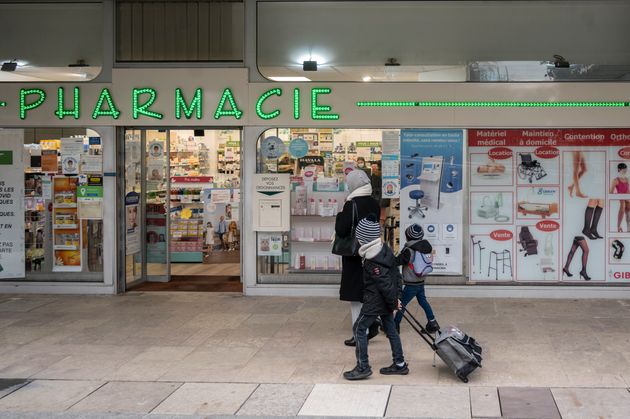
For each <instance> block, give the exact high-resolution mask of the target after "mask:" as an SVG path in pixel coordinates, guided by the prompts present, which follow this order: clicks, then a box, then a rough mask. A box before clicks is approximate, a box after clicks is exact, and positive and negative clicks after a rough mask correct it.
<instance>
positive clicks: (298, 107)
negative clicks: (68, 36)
mask: <svg viewBox="0 0 630 419" xmlns="http://www.w3.org/2000/svg"><path fill="white" fill-rule="evenodd" d="M270 86H272V85H271V84H270ZM97 92H98V90H97ZM219 92H220V90H219ZM130 93H131V94H130V95H129V96H126V97H125V96H117V95H119V94H120V93H117V95H114V94H113V93H112V92H111V91H110V89H109V88H107V87H105V88H102V89H101V90H100V92H98V94H97V95H95V96H94V99H92V100H91V103H83V101H82V95H81V88H80V87H73V88H68V89H67V90H66V88H64V87H58V88H57V92H56V97H54V98H50V97H49V96H51V95H52V94H49V93H47V92H46V91H45V90H44V89H42V88H29V89H25V88H22V89H19V97H18V98H17V100H18V102H19V115H18V116H19V118H20V119H21V120H26V119H28V117H29V115H31V113H34V112H37V109H38V108H40V107H41V106H42V105H43V104H44V103H45V102H47V101H53V100H55V101H56V102H54V103H55V104H56V110H54V111H53V112H54V115H55V116H56V117H57V118H58V119H59V120H64V119H65V118H71V119H75V120H78V119H80V117H81V113H82V112H84V111H85V110H88V111H89V113H90V115H91V117H92V119H93V120H95V121H104V120H106V119H109V120H117V119H118V118H120V116H121V114H122V111H121V110H120V107H119V106H118V105H119V104H120V103H122V102H121V101H129V104H130V105H131V106H130V108H129V111H128V112H129V114H130V116H131V117H132V118H133V119H136V120H137V119H139V118H149V119H155V120H161V119H163V118H164V116H165V114H164V112H163V111H158V110H156V109H155V108H154V105H155V104H156V101H157V98H158V90H157V89H154V88H150V87H136V88H132V89H131V92H130ZM168 93H173V91H170V92H168ZM331 94H333V90H332V89H331V88H330V87H312V88H307V87H303V88H301V87H292V88H286V91H285V90H284V89H283V88H281V87H273V88H270V89H269V90H266V91H265V92H263V93H262V94H260V96H258V97H257V99H256V102H255V105H254V104H253V103H252V106H253V107H254V109H253V110H252V111H253V112H254V113H255V115H256V116H257V117H258V118H259V119H260V120H265V121H268V120H272V119H274V118H277V117H279V116H280V115H281V113H282V112H290V113H292V114H293V118H294V119H295V120H298V119H301V118H302V117H303V116H305V117H310V118H311V120H314V121H324V120H339V119H340V116H339V113H335V112H333V109H332V106H330V105H327V104H325V103H324V102H325V101H326V100H325V99H326V98H325V97H324V96H325V95H331ZM302 95H305V96H306V97H308V98H309V99H310V100H309V101H308V102H309V103H310V107H308V106H307V108H308V109H302V104H301V96H302ZM281 96H289V97H290V98H291V99H292V103H291V102H289V103H290V104H289V105H288V106H287V107H290V109H281V107H279V106H278V101H277V99H278V98H279V97H281ZM171 97H172V99H169V100H172V103H171V104H170V106H171V107H172V108H171V109H173V112H174V113H173V115H174V117H175V119H183V118H184V119H188V120H190V119H196V120H201V119H203V118H204V116H205V115H206V114H209V115H212V116H213V117H214V119H215V120H221V119H223V118H233V119H235V120H240V119H241V118H242V117H243V115H244V113H245V111H244V110H243V109H244V105H243V104H242V103H239V102H238V101H237V99H236V97H235V96H234V94H233V93H232V90H231V89H230V88H229V87H226V88H224V89H223V90H222V93H220V94H219V93H218V92H217V93H215V97H212V98H208V97H205V96H204V89H203V88H196V89H194V90H193V89H188V90H187V91H185V90H184V89H181V88H176V89H174V96H171ZM363 99H364V98H363ZM125 104H127V103H125ZM350 104H351V106H353V107H354V108H355V109H357V111H360V110H362V109H366V108H373V109H397V110H400V111H404V110H405V109H410V108H412V109H413V108H420V109H423V108H619V107H628V106H630V102H624V101H600V102H596V101H588V102H586V101H584V102H580V101H574V102H536V101H527V102H524V101H426V100H417V101H400V100H396V98H392V100H385V101H381V100H379V101H373V100H372V101H370V100H356V98H355V99H354V100H352V101H351V102H350ZM291 105H292V106H291ZM6 106H7V102H6V101H2V100H0V111H2V108H3V107H6ZM285 106H286V105H285ZM40 112H41V110H40Z"/></svg>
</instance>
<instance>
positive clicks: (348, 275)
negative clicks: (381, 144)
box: [335, 170, 381, 346]
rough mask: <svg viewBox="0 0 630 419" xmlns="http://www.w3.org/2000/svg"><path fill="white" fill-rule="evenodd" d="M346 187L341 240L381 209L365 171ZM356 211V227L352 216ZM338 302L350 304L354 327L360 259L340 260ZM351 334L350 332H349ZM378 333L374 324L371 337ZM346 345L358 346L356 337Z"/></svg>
mask: <svg viewBox="0 0 630 419" xmlns="http://www.w3.org/2000/svg"><path fill="white" fill-rule="evenodd" d="M346 184H347V185H348V190H349V191H350V195H348V198H346V203H345V204H344V206H343V210H342V211H341V212H340V213H338V214H337V220H336V222H335V234H337V235H338V236H340V237H348V236H350V234H351V233H352V228H353V227H356V226H357V224H358V223H359V220H361V219H363V218H365V217H367V216H368V214H374V215H376V216H377V217H378V215H379V214H380V210H381V209H380V207H379V203H378V201H376V200H375V199H374V198H372V186H371V184H370V178H369V177H368V175H367V174H366V173H365V172H364V171H363V170H353V171H351V172H350V173H348V175H347V176H346ZM353 211H354V225H353V217H352V214H353ZM339 299H340V300H341V301H350V310H351V313H352V324H353V325H354V323H355V321H356V320H357V318H358V317H359V313H360V312H361V306H362V305H363V266H362V264H361V256H359V255H356V256H343V257H342V259H341V287H340V288H339ZM349 332H350V331H349ZM377 334H378V324H376V323H375V324H374V325H372V327H371V328H370V331H369V334H368V338H372V337H374V336H376V335H377ZM344 344H346V345H347V346H355V344H356V343H355V340H354V337H352V338H350V339H347V340H345V341H344Z"/></svg>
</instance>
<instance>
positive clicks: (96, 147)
mask: <svg viewBox="0 0 630 419" xmlns="http://www.w3.org/2000/svg"><path fill="white" fill-rule="evenodd" d="M10 132H11V131H7V132H6V133H3V132H2V130H0V141H2V142H3V144H2V145H3V147H0V149H3V150H4V151H3V153H7V150H10V153H11V156H12V158H11V159H10V161H9V160H7V161H6V162H5V163H6V164H3V165H0V171H2V176H0V179H2V180H3V181H2V182H1V183H3V186H2V190H3V194H4V195H7V196H6V197H5V198H3V199H0V201H1V202H0V203H1V204H2V205H0V207H1V208H0V212H2V213H3V215H5V217H3V223H2V228H3V231H2V235H3V240H2V243H3V244H2V246H0V253H1V255H0V256H1V258H0V259H1V261H0V267H1V268H0V279H5V280H33V281H47V282H49V281H64V282H68V281H70V282H72V281H95V282H99V281H102V280H103V199H104V198H105V197H104V194H103V144H102V141H101V138H100V136H99V134H98V133H97V132H95V131H92V130H89V129H88V130H85V129H26V130H12V132H13V133H15V134H10ZM11 135H13V137H12V136H11ZM16 140H17V141H16ZM18 141H19V143H18ZM20 156H21V157H22V158H20ZM3 169H10V171H9V170H8V171H7V172H6V173H4V170H3ZM8 195H11V196H8ZM17 214H20V216H19V217H20V218H21V219H18V216H17ZM8 223H11V228H10V229H9V230H10V231H7V228H6V226H7V224H8ZM9 236H11V237H9ZM11 255H12V256H13V257H11V258H9V256H11Z"/></svg>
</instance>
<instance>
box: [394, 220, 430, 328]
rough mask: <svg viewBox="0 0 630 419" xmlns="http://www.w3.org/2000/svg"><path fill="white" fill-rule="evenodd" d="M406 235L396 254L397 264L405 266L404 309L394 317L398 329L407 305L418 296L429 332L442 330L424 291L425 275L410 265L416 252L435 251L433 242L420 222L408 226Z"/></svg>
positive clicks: (402, 300)
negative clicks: (415, 270)
mask: <svg viewBox="0 0 630 419" xmlns="http://www.w3.org/2000/svg"><path fill="white" fill-rule="evenodd" d="M405 237H406V238H407V242H406V243H405V246H404V247H403V248H402V250H401V251H400V253H399V254H398V256H396V263H397V265H402V267H403V269H402V270H403V272H402V278H403V285H404V289H403V292H402V298H401V299H400V302H401V303H402V310H401V311H399V312H398V313H396V318H395V319H394V321H395V323H396V330H398V331H400V321H401V320H402V316H403V312H404V311H405V307H406V306H407V304H408V303H409V302H410V301H411V300H413V298H414V297H416V299H417V300H418V303H419V304H420V307H422V309H423V310H424V314H425V315H426V316H427V321H428V322H427V326H426V329H427V332H429V333H435V332H437V331H438V330H440V325H439V324H438V322H437V320H435V315H434V314H433V310H432V309H431V304H429V301H427V297H426V294H425V292H424V277H419V276H417V275H416V274H415V272H414V271H413V268H412V267H411V266H409V263H413V260H414V258H415V256H416V252H419V253H423V254H430V253H431V252H432V251H433V247H431V244H430V243H429V242H428V241H427V240H424V230H422V227H421V226H419V225H418V224H412V225H410V226H409V227H407V229H405Z"/></svg>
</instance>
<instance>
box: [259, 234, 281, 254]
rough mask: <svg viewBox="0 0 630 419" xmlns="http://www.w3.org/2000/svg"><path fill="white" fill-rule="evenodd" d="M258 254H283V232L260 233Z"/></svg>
mask: <svg viewBox="0 0 630 419" xmlns="http://www.w3.org/2000/svg"><path fill="white" fill-rule="evenodd" d="M258 256H282V233H258Z"/></svg>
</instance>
